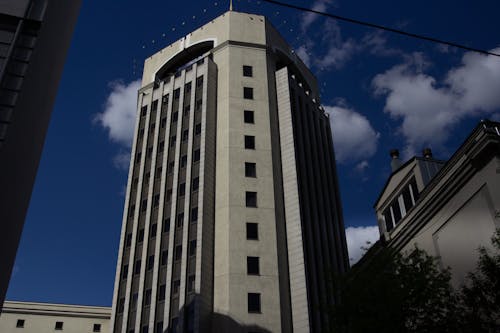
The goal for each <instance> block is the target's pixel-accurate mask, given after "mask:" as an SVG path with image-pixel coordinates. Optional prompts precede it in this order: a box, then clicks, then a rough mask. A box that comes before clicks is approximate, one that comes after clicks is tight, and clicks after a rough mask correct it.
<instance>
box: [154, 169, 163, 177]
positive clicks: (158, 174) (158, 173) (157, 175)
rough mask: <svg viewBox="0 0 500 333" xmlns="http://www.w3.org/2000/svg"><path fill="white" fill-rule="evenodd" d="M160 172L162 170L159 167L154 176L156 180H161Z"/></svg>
mask: <svg viewBox="0 0 500 333" xmlns="http://www.w3.org/2000/svg"><path fill="white" fill-rule="evenodd" d="M161 170H162V168H161V167H158V168H156V176H155V177H156V179H158V178H161Z"/></svg>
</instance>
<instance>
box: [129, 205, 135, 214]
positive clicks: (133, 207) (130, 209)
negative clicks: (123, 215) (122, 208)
mask: <svg viewBox="0 0 500 333" xmlns="http://www.w3.org/2000/svg"><path fill="white" fill-rule="evenodd" d="M134 212H135V205H132V206H130V208H129V210H128V217H133V216H134Z"/></svg>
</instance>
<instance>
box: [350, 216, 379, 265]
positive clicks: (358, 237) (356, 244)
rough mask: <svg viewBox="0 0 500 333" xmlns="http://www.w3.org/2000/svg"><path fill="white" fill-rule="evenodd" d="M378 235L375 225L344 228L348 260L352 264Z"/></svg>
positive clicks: (376, 239)
mask: <svg viewBox="0 0 500 333" xmlns="http://www.w3.org/2000/svg"><path fill="white" fill-rule="evenodd" d="M379 237H380V234H379V230H378V227H377V226H367V227H348V228H347V229H346V239H347V250H348V252H349V262H350V263H351V266H352V265H354V264H355V263H356V262H357V261H358V260H359V259H360V258H361V257H362V256H363V254H364V253H365V252H366V249H367V248H369V247H370V246H371V245H373V244H374V243H375V242H376V241H378V239H379Z"/></svg>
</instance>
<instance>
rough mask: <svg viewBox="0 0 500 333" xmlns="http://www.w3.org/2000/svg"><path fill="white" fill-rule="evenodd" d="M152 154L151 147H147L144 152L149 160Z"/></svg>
mask: <svg viewBox="0 0 500 333" xmlns="http://www.w3.org/2000/svg"><path fill="white" fill-rule="evenodd" d="M152 154H153V147H149V148H148V150H147V151H146V157H147V158H151V155H152Z"/></svg>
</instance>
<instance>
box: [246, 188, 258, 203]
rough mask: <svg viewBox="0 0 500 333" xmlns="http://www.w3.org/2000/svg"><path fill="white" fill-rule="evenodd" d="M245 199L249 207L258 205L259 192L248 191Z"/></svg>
mask: <svg viewBox="0 0 500 333" xmlns="http://www.w3.org/2000/svg"><path fill="white" fill-rule="evenodd" d="M245 201H246V206H247V207H257V192H249V191H247V192H246V195H245Z"/></svg>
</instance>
